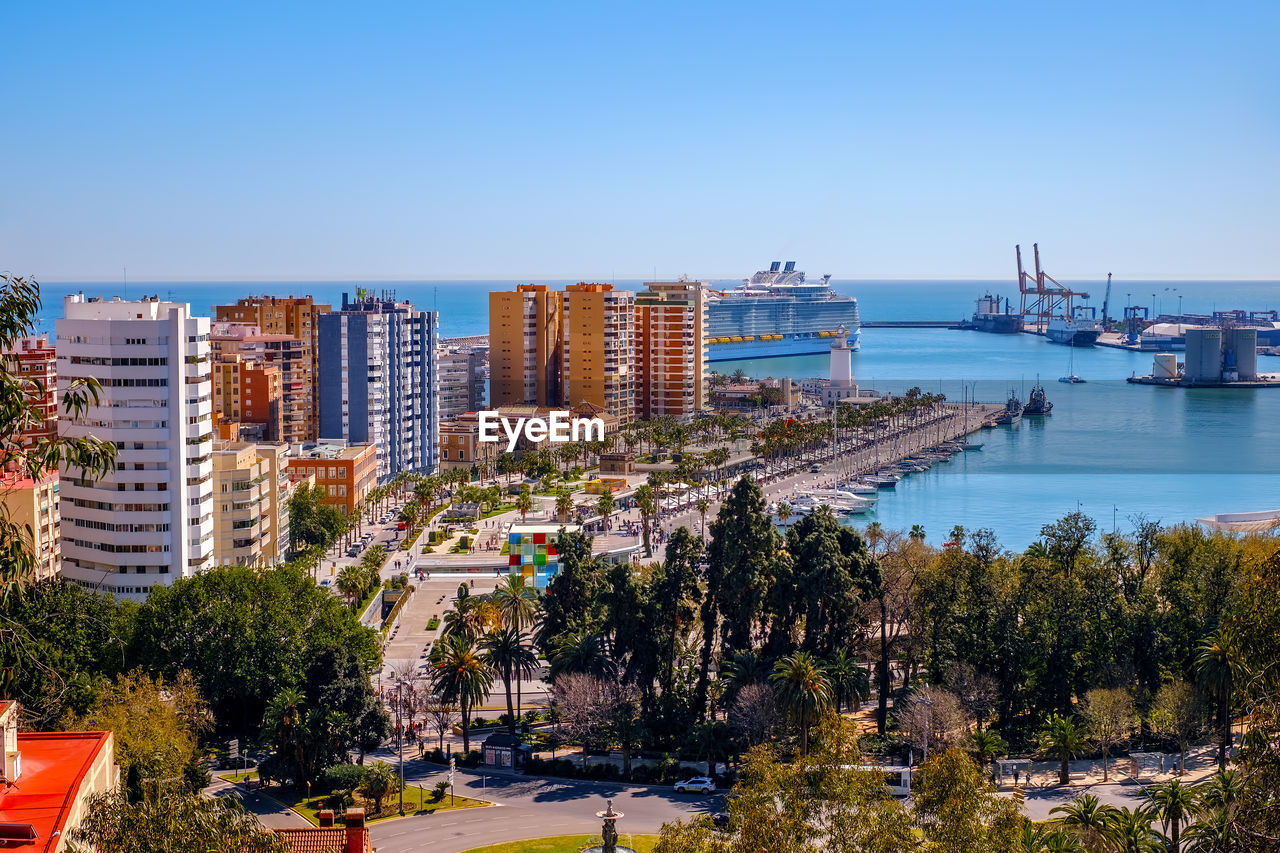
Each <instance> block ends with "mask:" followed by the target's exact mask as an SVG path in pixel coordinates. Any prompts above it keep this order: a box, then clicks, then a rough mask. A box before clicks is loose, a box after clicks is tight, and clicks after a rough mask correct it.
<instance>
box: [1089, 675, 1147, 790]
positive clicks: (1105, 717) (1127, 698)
mask: <svg viewBox="0 0 1280 853" xmlns="http://www.w3.org/2000/svg"><path fill="white" fill-rule="evenodd" d="M1082 714H1083V716H1084V720H1085V724H1086V725H1087V726H1088V727H1089V734H1090V735H1091V736H1092V737H1093V740H1094V742H1095V743H1097V744H1098V748H1099V749H1101V750H1102V781H1103V782H1107V781H1110V776H1109V774H1108V771H1109V770H1110V765H1109V762H1108V758H1110V756H1111V748H1112V747H1114V746H1115V745H1116V744H1118V743H1121V742H1123V741H1126V740H1128V737H1129V732H1130V731H1131V730H1132V728H1133V724H1134V722H1135V720H1136V713H1135V711H1134V708H1133V697H1132V696H1131V695H1130V694H1129V691H1128V690H1124V689H1122V688H1116V689H1114V690H1107V689H1105V688H1102V687H1098V688H1094V689H1093V690H1090V691H1089V692H1088V693H1086V694H1085V700H1084V709H1083V711H1082Z"/></svg>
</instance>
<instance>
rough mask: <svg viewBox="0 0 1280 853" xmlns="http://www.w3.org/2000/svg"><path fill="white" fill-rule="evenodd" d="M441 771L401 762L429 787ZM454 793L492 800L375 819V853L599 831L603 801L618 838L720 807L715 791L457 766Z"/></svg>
mask: <svg viewBox="0 0 1280 853" xmlns="http://www.w3.org/2000/svg"><path fill="white" fill-rule="evenodd" d="M447 777H448V771H447V770H444V769H442V768H439V767H438V766H437V765H434V764H423V763H420V762H417V761H414V762H411V763H406V764H405V781H406V783H407V784H414V785H416V784H422V785H424V786H425V787H427V788H428V789H430V788H431V787H432V786H433V785H435V783H436V782H438V781H443V780H445V779H446V778H447ZM454 791H455V792H456V793H458V794H466V795H467V796H468V797H474V798H476V799H482V800H489V801H491V802H494V803H496V804H497V805H496V806H490V807H487V808H476V809H459V810H456V811H447V812H441V813H440V814H438V815H421V816H417V817H406V818H402V819H397V820H387V821H378V822H376V823H374V824H372V825H371V826H370V830H369V833H370V836H371V838H372V840H373V845H374V847H376V848H377V849H378V853H408V851H417V850H426V849H429V850H431V853H460V851H463V850H469V849H471V848H472V847H482V846H484V845H487V844H498V843H501V842H504V841H519V840H521V839H524V838H535V837H538V836H543V835H568V834H572V833H599V831H600V820H599V819H598V818H596V816H595V814H596V812H598V811H603V810H604V807H605V800H606V799H612V800H613V808H614V810H615V811H620V812H622V813H623V814H624V815H625V817H623V818H622V820H621V821H619V822H618V832H619V834H620V835H621V836H622V840H623V841H624V843H625V841H626V836H627V834H629V833H650V832H657V831H658V830H659V829H661V828H662V824H664V823H667V822H670V821H673V820H675V819H677V818H688V817H692V816H694V815H697V814H701V813H706V812H715V811H719V810H720V809H722V808H724V800H723V798H722V797H719V796H699V795H693V794H689V795H686V794H676V793H674V792H673V791H671V789H670V788H667V787H653V788H648V787H636V786H629V785H622V784H618V783H614V782H587V781H578V780H571V779H563V780H561V779H541V778H526V777H514V776H487V777H486V778H485V779H484V781H482V779H481V775H480V774H478V773H474V772H471V771H464V770H458V771H457V772H456V774H455V777H454ZM428 839H429V842H428ZM428 845H429V846H428Z"/></svg>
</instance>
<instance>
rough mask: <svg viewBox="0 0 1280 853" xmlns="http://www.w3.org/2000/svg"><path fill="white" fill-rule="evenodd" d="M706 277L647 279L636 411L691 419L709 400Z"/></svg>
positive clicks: (641, 304) (640, 304)
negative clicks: (701, 280) (699, 280)
mask: <svg viewBox="0 0 1280 853" xmlns="http://www.w3.org/2000/svg"><path fill="white" fill-rule="evenodd" d="M706 288H707V285H706V284H705V283H704V282H698V281H647V282H645V290H643V291H641V292H640V293H638V294H636V298H635V309H636V333H635V334H636V348H635V349H636V359H635V366H636V386H637V388H636V415H637V416H638V417H640V418H642V419H644V420H648V419H650V418H656V417H661V416H664V415H666V416H670V417H674V418H678V419H680V420H688V419H689V418H691V417H693V415H694V413H695V412H697V411H698V410H699V409H702V408H705V407H706V404H707V389H708V383H707V375H706V374H707V302H706Z"/></svg>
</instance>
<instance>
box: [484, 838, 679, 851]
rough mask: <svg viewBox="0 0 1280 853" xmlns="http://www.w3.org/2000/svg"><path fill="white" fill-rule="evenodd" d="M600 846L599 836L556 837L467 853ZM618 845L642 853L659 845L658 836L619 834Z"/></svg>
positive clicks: (532, 839) (570, 849) (574, 848)
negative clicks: (623, 845) (632, 848)
mask: <svg viewBox="0 0 1280 853" xmlns="http://www.w3.org/2000/svg"><path fill="white" fill-rule="evenodd" d="M593 843H594V844H599V843H600V836H598V835H555V836H551V837H548V838H531V839H529V840H528V841H511V842H508V843H506V844H494V845H492V846H490V847H476V848H475V849H473V850H468V851H466V853H578V851H579V850H581V849H582V848H583V847H585V846H587V845H588V844H593ZM618 843H619V844H625V845H627V846H629V847H634V848H635V849H636V850H638V851H640V853H649V851H651V850H652V849H653V845H654V844H657V843H658V836H656V835H626V834H624V833H619V835H618Z"/></svg>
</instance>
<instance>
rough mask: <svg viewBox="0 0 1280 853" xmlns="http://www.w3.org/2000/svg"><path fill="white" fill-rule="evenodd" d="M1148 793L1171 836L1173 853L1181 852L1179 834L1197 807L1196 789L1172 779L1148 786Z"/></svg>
mask: <svg viewBox="0 0 1280 853" xmlns="http://www.w3.org/2000/svg"><path fill="white" fill-rule="evenodd" d="M1146 795H1147V802H1148V803H1150V804H1151V806H1152V808H1153V809H1154V810H1155V813H1156V815H1157V816H1159V818H1160V820H1161V821H1163V822H1164V826H1165V833H1166V834H1167V835H1168V837H1169V849H1170V850H1172V851H1173V853H1179V851H1180V850H1181V849H1182V847H1181V843H1180V838H1179V836H1180V834H1181V831H1182V826H1183V824H1184V823H1185V822H1186V820H1187V818H1188V817H1189V816H1190V814H1191V812H1192V810H1193V809H1194V807H1195V801H1196V797H1195V791H1194V790H1192V788H1191V787H1190V786H1189V785H1184V784H1182V782H1181V781H1179V780H1177V779H1171V780H1170V781H1168V782H1165V783H1164V784H1162V785H1154V786H1152V787H1150V788H1148V789H1147V790H1146Z"/></svg>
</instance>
